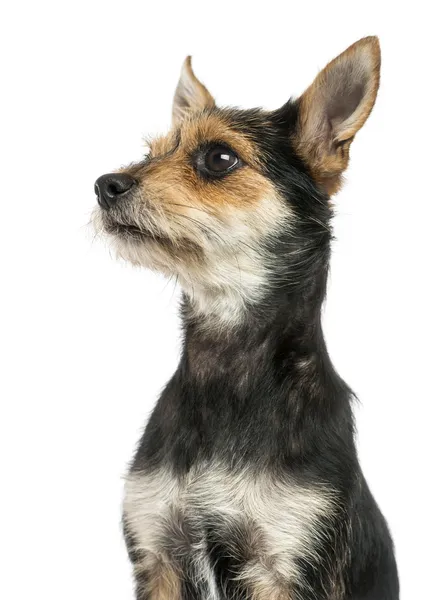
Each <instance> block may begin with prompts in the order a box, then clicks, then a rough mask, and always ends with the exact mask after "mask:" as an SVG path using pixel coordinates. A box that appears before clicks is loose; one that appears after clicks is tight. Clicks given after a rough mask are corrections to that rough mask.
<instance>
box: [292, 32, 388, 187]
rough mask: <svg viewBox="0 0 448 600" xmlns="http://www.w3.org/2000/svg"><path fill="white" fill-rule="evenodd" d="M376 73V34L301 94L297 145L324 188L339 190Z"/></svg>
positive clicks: (375, 83)
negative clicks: (350, 148)
mask: <svg viewBox="0 0 448 600" xmlns="http://www.w3.org/2000/svg"><path fill="white" fill-rule="evenodd" d="M379 72H380V48H379V43H378V39H377V38H376V37H369V38H364V39H362V40H359V42H356V43H355V44H353V45H352V46H350V48H348V49H347V50H346V51H345V52H343V53H342V54H341V55H340V56H338V57H337V58H335V59H334V60H333V61H332V62H331V63H329V64H328V65H327V66H326V67H325V69H323V70H322V71H321V72H320V73H319V75H318V76H317V77H316V79H315V80H314V82H313V83H312V84H311V86H310V87H309V88H308V89H307V90H306V92H305V93H304V94H303V95H302V97H301V98H300V99H299V102H298V104H299V110H300V115H299V123H300V127H299V130H298V131H297V134H296V135H297V148H298V151H299V154H300V155H301V157H302V158H303V159H304V160H305V162H306V163H307V164H308V166H309V167H310V170H311V173H312V174H313V176H314V177H315V179H316V180H317V181H318V183H320V184H321V185H322V187H323V188H324V189H325V190H326V191H327V192H328V193H333V192H335V191H337V189H339V186H340V184H341V180H342V177H341V176H342V172H343V171H344V170H345V168H346V167H347V164H348V160H349V154H348V150H349V146H350V143H351V142H352V141H353V138H354V136H355V135H356V133H357V132H358V131H359V129H360V128H361V127H362V126H363V124H364V123H365V121H366V120H367V117H368V116H369V114H370V112H371V110H372V108H373V105H374V103H375V99H376V95H377V91H378V86H379Z"/></svg>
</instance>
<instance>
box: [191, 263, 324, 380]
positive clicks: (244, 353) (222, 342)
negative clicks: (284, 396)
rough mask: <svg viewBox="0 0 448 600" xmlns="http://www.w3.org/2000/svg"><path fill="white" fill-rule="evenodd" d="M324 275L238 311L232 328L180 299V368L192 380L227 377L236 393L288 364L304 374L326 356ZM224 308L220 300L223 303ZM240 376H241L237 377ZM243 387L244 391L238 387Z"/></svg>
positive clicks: (214, 316)
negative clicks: (182, 358) (182, 363)
mask: <svg viewBox="0 0 448 600" xmlns="http://www.w3.org/2000/svg"><path fill="white" fill-rule="evenodd" d="M325 284H326V270H322V271H321V272H320V274H319V276H318V277H314V278H313V279H312V280H310V281H309V282H307V284H306V285H305V286H303V285H302V286H296V287H295V288H294V287H292V288H291V287H290V288H287V289H283V290H280V291H279V290H277V291H276V292H275V293H271V294H270V295H268V296H267V297H266V298H265V299H264V301H263V302H262V303H260V304H254V305H248V306H247V305H246V306H243V307H241V312H240V319H239V321H238V322H237V323H236V324H233V323H230V324H229V325H228V326H227V327H226V326H225V323H224V324H223V322H218V323H217V320H216V315H215V313H211V314H209V315H206V314H205V315H201V314H199V315H198V313H197V310H196V307H195V305H194V301H192V299H191V298H190V297H188V296H185V298H184V306H183V311H182V313H183V320H184V328H185V365H186V368H187V369H188V371H189V372H190V373H191V374H192V375H193V377H199V378H204V377H205V378H207V379H208V378H211V379H213V378H215V377H220V376H222V375H223V374H225V373H227V375H228V377H229V378H231V380H232V381H233V382H234V384H235V386H236V387H239V388H240V389H241V381H240V379H241V378H242V379H243V380H244V381H245V382H246V384H248V383H249V381H248V373H251V375H250V378H251V380H252V381H253V382H255V381H256V379H257V373H258V374H261V371H263V370H264V371H266V370H271V369H272V367H273V365H274V363H275V361H277V362H276V366H277V367H278V368H279V369H283V368H284V365H285V364H286V363H288V364H289V365H290V366H291V365H292V363H291V360H293V361H294V360H295V361H296V366H297V367H298V368H299V369H300V367H301V368H305V367H307V370H308V373H309V372H310V369H311V367H312V365H313V364H314V363H316V364H318V363H319V362H321V358H320V357H322V356H325V357H326V356H327V354H326V348H325V342H324V338H323V334H322V327H321V308H322V302H323V300H324V296H325ZM222 302H223V306H224V305H225V298H224V299H223V301H222ZM238 373H240V374H241V376H239V375H238ZM243 387H244V386H243Z"/></svg>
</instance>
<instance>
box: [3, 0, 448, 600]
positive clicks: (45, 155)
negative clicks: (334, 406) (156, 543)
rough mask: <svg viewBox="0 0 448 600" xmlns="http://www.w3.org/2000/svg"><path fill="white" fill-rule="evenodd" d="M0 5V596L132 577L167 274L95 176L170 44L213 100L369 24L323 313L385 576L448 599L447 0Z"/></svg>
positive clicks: (175, 69)
mask: <svg viewBox="0 0 448 600" xmlns="http://www.w3.org/2000/svg"><path fill="white" fill-rule="evenodd" d="M2 12H3V15H2V17H1V22H2V29H3V33H2V35H1V38H0V44H1V55H0V56H1V59H0V60H1V81H2V83H3V85H2V89H3V91H2V93H1V96H0V103H1V105H2V108H1V111H0V119H1V128H0V132H1V133H0V139H1V153H2V156H1V162H0V165H1V167H0V168H1V175H0V190H1V196H0V202H1V211H0V219H1V235H0V244H1V253H0V256H1V261H2V266H1V282H2V292H1V296H0V298H1V303H2V309H1V311H0V315H1V321H2V323H1V344H2V360H1V370H2V376H1V388H2V389H1V415H2V416H1V420H0V428H1V431H0V444H1V453H0V456H1V474H2V479H1V488H2V491H1V495H0V503H1V515H2V525H1V533H0V545H1V553H2V557H1V568H0V570H1V572H2V575H1V578H0V596H1V597H2V598H4V599H5V600H6V599H7V600H15V599H22V598H23V599H25V598H42V599H45V600H60V599H61V598H64V600H80V599H81V598H82V599H83V600H98V599H99V598H104V599H106V598H107V599H108V600H115V599H116V600H123V599H129V600H130V599H131V597H132V591H131V590H132V585H131V578H130V568H129V566H128V562H127V558H126V555H125V550H124V545H123V543H122V541H121V534H120V526H119V521H120V503H121V488H122V480H121V477H122V475H123V473H124V472H125V468H126V463H127V461H128V460H129V459H130V457H131V454H132V451H133V448H134V446H135V443H136V442H137V439H138V437H139V434H140V431H141V429H142V427H143V425H144V422H145V419H146V417H147V414H148V413H149V411H150V410H151V408H152V406H153V404H154V402H155V399H156V397H157V395H158V393H159V391H160V389H161V388H162V387H163V385H164V384H165V382H166V381H167V380H168V378H169V377H170V374H171V373H172V372H173V370H174V369H175V367H176V363H177V359H178V353H179V331H178V320H177V315H176V312H177V300H178V293H177V292H176V291H173V288H172V287H171V286H170V285H168V286H167V285H166V282H165V281H164V280H163V279H162V278H160V277H158V276H156V275H154V274H152V273H150V272H144V271H138V270H135V269H132V268H131V267H128V266H126V265H122V264H119V263H117V262H115V261H114V260H112V259H111V257H110V254H109V252H108V251H107V250H106V249H105V248H104V247H103V246H101V245H100V244H97V243H93V242H92V239H91V238H92V236H91V233H90V232H89V228H88V226H87V223H88V220H89V214H90V211H91V209H92V207H93V206H94V204H95V196H94V193H93V184H94V181H95V179H96V178H97V177H98V176H99V175H101V174H103V173H105V172H108V171H111V170H113V169H114V168H116V167H119V166H120V165H122V164H125V163H127V162H129V161H131V160H137V159H139V158H140V156H141V154H142V152H143V144H142V141H141V139H142V136H143V135H144V134H148V133H156V132H160V131H164V130H165V129H166V128H167V127H168V125H169V120H170V111H171V99H172V95H173V91H174V87H175V84H176V81H177V77H178V74H179V70H180V66H181V63H182V60H183V58H184V57H185V56H186V55H187V54H192V55H193V63H194V67H195V70H196V72H197V74H198V76H199V77H200V78H202V79H203V80H204V82H205V83H206V85H207V86H208V87H209V89H210V90H211V92H212V93H213V94H214V95H215V97H216V98H217V101H218V102H219V103H220V104H238V105H241V106H244V107H251V106H257V105H263V106H265V107H267V108H274V107H277V106H279V105H280V104H282V103H283V102H284V101H286V100H287V98H288V97H289V96H290V95H291V94H299V93H300V92H301V91H302V90H303V89H304V88H305V87H306V86H307V85H308V84H309V83H310V82H311V81H312V79H313V77H314V76H315V75H316V74H317V72H318V69H319V68H321V67H323V66H324V65H325V64H326V62H327V61H329V60H330V59H331V58H333V57H334V56H336V55H337V54H338V53H339V52H341V51H343V50H344V49H345V48H346V47H347V46H348V45H350V44H351V43H352V42H354V41H355V40H357V39H358V38H360V37H363V36H365V35H371V34H376V35H379V36H380V41H381V44H382V53H383V68H382V85H381V89H380V94H379V97H378V101H377V105H376V108H375V109H374V112H373V114H372V116H371V117H370V119H369V121H368V122H367V124H366V126H365V127H364V128H363V130H362V131H361V132H360V134H359V135H358V137H357V139H356V141H355V142H354V144H353V146H352V162H351V167H350V169H349V171H348V173H347V184H346V186H345V188H344V189H343V191H342V192H341V193H340V194H339V195H338V196H337V197H336V199H335V204H336V206H337V213H338V214H337V217H336V218H335V222H334V226H335V233H336V236H337V242H336V243H335V244H334V255H333V262H332V272H331V280H330V288H329V293H328V301H327V303H326V308H325V331H326V337H327V340H328V344H329V348H330V352H331V355H332V357H333V360H334V363H335V365H336V367H337V369H338V370H339V372H340V373H341V375H342V376H343V377H344V378H345V379H346V380H347V381H348V383H349V384H350V385H351V386H352V387H353V389H354V390H355V391H356V393H357V394H358V396H359V398H360V400H361V404H360V407H359V409H358V410H357V416H358V430H359V452H360V457H361V462H362V465H363V467H364V470H365V473H366V475H367V479H368V481H369V483H370V485H371V487H372V490H373V492H374V494H375V496H376V498H377V500H378V502H379V504H380V506H381V508H382V509H383V511H384V513H385V515H386V516H387V518H388V520H389V524H390V527H391V530H392V533H393V535H394V539H395V542H396V548H397V556H398V563H399V569H400V574H401V583H402V598H403V599H405V600H422V598H424V599H425V600H426V599H437V600H438V599H439V598H440V599H441V598H446V597H447V595H446V594H447V592H446V583H445V579H446V576H445V571H446V559H447V555H446V538H447V535H448V531H447V526H446V522H447V521H446V495H445V494H444V491H443V490H444V488H445V481H444V479H445V476H446V462H445V457H446V454H447V444H446V435H445V429H446V425H445V419H444V416H445V414H446V410H445V404H446V401H447V400H448V393H447V384H446V367H445V365H446V359H447V351H446V337H447V334H448V331H447V329H448V328H447V319H446V307H447V305H448V298H447V294H446V291H445V290H444V288H445V287H446V274H447V266H446V263H447V258H448V256H447V249H446V244H447V241H446V240H447V236H446V217H447V200H448V198H447V191H446V186H447V178H446V159H447V134H448V130H447V106H446V102H447V94H446V87H447V86H446V75H447V71H446V61H447V58H448V56H447V44H446V32H445V26H446V23H445V20H444V19H443V18H442V3H441V2H435V1H434V2H431V1H427V2H425V3H423V4H420V3H419V5H418V6H417V5H414V6H413V3H412V2H385V3H383V4H382V3H379V2H377V3H374V4H372V5H370V6H369V7H368V10H367V5H366V4H365V3H364V2H359V1H356V2H342V3H335V2H331V3H326V2H319V1H316V2H314V3H309V4H304V3H299V2H282V1H280V0H277V1H276V2H272V3H270V2H265V3H261V2H238V3H231V2H228V3H226V2H220V3H219V2H216V3H213V2H199V1H190V2H184V3H182V2H179V3H178V4H177V3H174V2H168V1H165V2H150V1H148V0H147V1H146V2H134V1H127V2H124V1H122V2H113V1H112V0H108V1H89V2H86V1H81V0H79V1H78V2H73V3H66V2H50V1H48V0H47V1H45V0H42V1H39V2H22V3H15V4H13V3H10V4H9V6H8V7H5V8H4V9H3V10H2ZM445 489H446V488H445Z"/></svg>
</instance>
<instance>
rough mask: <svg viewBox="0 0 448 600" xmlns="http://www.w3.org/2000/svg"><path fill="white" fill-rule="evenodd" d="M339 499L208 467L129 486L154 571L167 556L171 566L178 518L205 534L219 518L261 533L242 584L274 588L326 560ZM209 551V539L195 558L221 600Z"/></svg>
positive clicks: (130, 513) (137, 531)
mask: <svg viewBox="0 0 448 600" xmlns="http://www.w3.org/2000/svg"><path fill="white" fill-rule="evenodd" d="M336 501H337V498H336V496H335V494H334V492H332V490H330V489H329V488H328V487H326V486H324V485H319V486H312V487H310V486H303V487H302V486H299V485H297V483H294V482H292V481H291V480H289V479H288V478H286V477H284V478H282V479H275V478H274V477H273V475H272V474H267V473H254V472H251V471H249V470H247V469H246V470H245V469H240V470H230V469H229V468H228V467H227V466H223V465H221V464H216V463H211V464H210V463H208V464H203V465H201V466H198V467H196V468H195V469H194V470H192V471H190V473H189V474H188V475H186V476H184V477H182V478H179V477H175V476H174V475H173V474H172V473H171V472H170V471H168V470H157V471H154V472H152V473H150V474H131V475H130V476H129V477H128V479H127V482H126V489H125V500H124V518H125V522H126V525H127V527H128V528H129V531H130V532H131V534H132V536H133V538H134V540H135V544H136V549H138V550H139V551H140V554H141V555H145V556H146V557H147V560H148V567H149V564H150V563H151V562H152V561H154V560H160V557H163V559H164V560H170V557H169V554H167V551H166V548H165V547H164V539H166V535H167V531H169V528H170V521H171V519H173V518H174V515H179V514H181V515H184V516H185V517H187V518H188V522H189V523H190V524H193V525H194V527H195V529H196V531H199V532H201V531H202V530H203V528H204V525H205V524H207V525H208V526H210V524H211V525H212V526H213V523H214V519H217V520H219V523H220V524H221V527H222V523H224V524H226V523H227V524H228V525H229V528H231V526H232V524H238V523H245V524H246V526H247V527H249V528H251V529H252V531H253V532H254V535H253V536H252V535H251V536H249V538H248V539H246V540H245V541H246V543H249V544H250V543H253V544H254V546H255V547H254V548H251V549H250V553H249V554H250V556H252V557H253V559H252V560H250V561H248V563H247V565H246V567H245V568H244V569H243V570H242V572H241V573H240V575H239V578H240V579H242V580H246V581H247V582H248V584H250V585H252V586H253V587H255V588H256V587H257V586H262V587H263V586H264V587H263V589H267V588H268V587H269V584H268V583H267V581H266V578H269V577H271V578H272V577H274V576H275V579H276V580H277V581H278V580H279V579H280V580H282V581H285V582H288V581H292V580H293V579H296V578H297V562H296V560H297V558H304V559H308V560H309V559H311V560H319V556H318V553H317V549H318V546H319V539H320V536H321V524H322V520H323V519H325V520H327V519H331V518H332V516H333V515H335V514H336V506H337V502H336ZM223 531H225V529H224V530H223ZM251 540H252V541H251ZM230 541H231V540H230ZM205 547H206V545H205V539H204V540H203V543H199V544H195V545H194V547H192V548H191V555H192V556H191V558H192V561H193V562H194V564H195V565H196V567H197V569H198V570H199V572H198V578H200V579H204V580H207V581H208V583H209V587H210V590H211V591H210V598H213V597H214V593H213V588H214V586H215V584H214V581H213V576H212V571H211V568H210V565H209V563H208V559H207V556H206V552H205ZM229 547H230V548H231V547H232V544H229ZM272 589H273V588H272ZM258 597H260V598H261V597H264V596H262V595H259V596H258ZM285 597H286V596H285Z"/></svg>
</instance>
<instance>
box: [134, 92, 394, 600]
mask: <svg viewBox="0 0 448 600" xmlns="http://www.w3.org/2000/svg"><path fill="white" fill-rule="evenodd" d="M214 110H216V111H218V112H219V113H220V114H221V115H222V116H223V117H224V118H225V119H226V121H227V122H228V123H229V124H230V126H231V127H232V128H234V129H235V130H238V131H240V132H242V133H243V134H244V135H246V136H248V137H249V138H250V139H251V140H252V141H253V142H254V143H255V144H256V145H257V147H258V149H259V156H260V158H261V160H262V164H263V167H262V168H263V171H264V174H265V176H266V177H268V178H269V179H270V180H271V181H272V183H273V184H274V185H275V187H276V189H277V190H278V191H279V192H280V193H281V194H282V195H283V196H284V197H285V198H286V199H287V201H288V203H289V204H290V206H291V207H292V209H293V211H294V214H295V215H296V217H297V218H296V221H295V222H294V223H292V229H291V230H290V231H287V232H286V231H285V232H284V233H283V234H282V235H281V236H280V237H277V238H276V239H275V240H270V241H269V242H268V246H269V247H268V250H269V251H270V252H271V254H272V255H273V256H275V260H276V269H275V273H274V274H273V275H272V278H271V282H270V292H269V294H268V296H267V297H265V298H264V300H263V302H262V303H260V304H257V305H254V306H251V307H249V310H248V312H247V315H246V320H245V322H244V323H243V324H241V325H240V326H238V327H236V328H235V329H233V330H230V331H221V332H216V331H210V332H208V331H207V329H206V328H203V327H201V326H200V324H199V323H198V322H197V320H196V318H195V317H194V316H193V313H192V311H191V309H190V305H189V300H188V299H187V298H186V297H185V298H184V299H183V308H182V313H183V320H184V335H185V340H184V347H183V354H182V357H181V360H180V364H179V366H178V369H177V371H176V373H175V374H174V376H173V377H172V379H171V381H170V382H169V383H168V385H167V387H166V389H165V390H164V392H163V393H162V395H161V397H160V399H159V401H158V403H157V406H156V407H155V409H154V411H153V413H152V415H151V417H150V419H149V422H148V424H147V427H146V430H145V433H144V435H143V437H142V439H141V442H140V445H139V448H138V451H137V453H136V456H135V460H134V463H133V467H132V469H134V470H138V471H140V472H145V471H149V470H152V469H154V468H155V467H160V466H163V465H167V464H169V465H170V466H171V467H173V468H174V469H175V471H176V472H177V473H178V474H183V473H186V472H187V471H188V470H189V469H190V468H191V466H192V465H193V464H195V463H196V462H197V461H200V460H203V459H209V458H212V457H218V458H219V459H220V460H221V461H225V462H227V463H228V464H229V465H232V464H233V463H234V462H235V461H236V460H238V461H239V462H241V461H244V462H245V463H246V464H248V465H251V466H252V467H253V468H254V469H255V470H260V469H269V470H272V471H274V472H276V473H287V475H288V477H290V478H293V479H294V481H295V482H296V484H297V486H301V485H304V484H308V483H313V484H316V485H319V484H320V483H322V482H325V483H328V484H329V485H330V487H332V488H334V489H335V490H337V491H338V493H339V498H340V509H339V513H338V517H337V521H336V522H335V521H334V520H332V521H329V522H328V523H325V522H323V523H322V528H323V529H324V530H325V531H324V533H325V535H324V536H323V540H324V541H322V542H321V544H320V547H319V550H320V552H321V554H322V556H323V557H324V558H323V559H322V561H323V562H322V563H321V564H320V565H319V567H317V566H316V565H313V564H309V563H306V564H305V563H303V564H301V563H300V561H299V559H298V560H297V568H298V572H300V573H301V578H302V584H301V587H300V592H299V588H297V590H296V592H295V593H296V596H295V597H296V598H297V599H299V598H300V599H301V600H302V599H304V598H305V597H306V598H310V599H311V598H312V599H317V600H319V599H321V600H323V599H324V598H325V599H327V600H328V599H329V598H338V599H339V598H343V599H344V600H397V599H398V578H397V570H396V565H395V559H394V553H393V546H392V541H391V538H390V535H389V531H388V528H387V525H386V522H385V520H384V518H383V516H382V515H381V512H380V511H379V509H378V507H377V505H376V503H375V501H374V499H373V497H372V495H371V493H370V491H369V489H368V486H367V484H366V481H365V479H364V477H363V475H362V472H361V469H360V466H359V463H358V458H357V453H356V448H355V443H354V422H353V414H352V408H351V401H352V397H353V394H352V392H351V390H350V388H349V387H348V386H347V384H346V383H345V382H344V381H343V380H342V379H341V378H340V377H339V375H338V374H337V373H336V371H335V369H334V368H333V365H332V363H331V361H330V358H329V356H328V352H327V349H326V344H325V340H324V336H323V332H322V326H321V307H322V302H323V300H324V296H325V289H326V281H327V273H328V265H329V256H330V243H331V237H332V236H331V225H330V220H331V209H330V206H329V201H328V197H327V196H326V195H325V194H324V193H322V192H321V191H319V189H318V188H317V186H316V185H315V183H314V182H313V179H312V177H311V176H310V174H309V173H308V171H307V168H306V166H305V164H304V163H303V162H302V161H301V160H300V158H299V157H298V155H297V153H296V151H295V148H294V145H293V142H292V134H293V132H295V131H297V126H298V125H297V114H298V113H297V105H296V104H295V103H293V102H289V103H287V104H286V105H285V106H284V107H283V108H282V109H280V110H278V111H275V112H273V113H265V112H262V111H259V110H254V111H244V112H243V111H238V110H230V109H222V110H219V109H214ZM246 527H247V524H245V523H244V522H242V523H241V524H239V525H238V527H237V529H238V530H234V531H232V530H230V529H229V528H227V529H226V527H225V525H224V524H223V525H222V526H221V525H220V524H219V523H214V524H213V526H211V527H209V529H208V533H207V552H208V553H209V556H210V559H211V563H212V564H213V566H214V571H215V575H216V580H217V582H218V586H219V587H220V590H221V593H222V594H223V596H222V598H223V599H224V598H236V599H241V600H242V599H246V598H248V596H247V590H245V589H244V587H242V586H241V585H240V584H237V583H236V581H235V580H234V578H235V576H236V575H237V574H238V571H239V569H240V568H241V565H242V564H244V561H245V560H247V556H248V554H247V553H248V552H250V549H249V548H248V546H247V544H246V541H247V539H248V538H249V537H250V533H248V532H247V531H246V529H245V528H246ZM173 539H175V536H174V533H173V538H172V539H171V543H173ZM167 543H168V541H167ZM229 543H231V544H232V553H231V552H229V547H228V546H229ZM235 548H238V552H237V553H236V555H235ZM131 558H132V556H131ZM303 581H305V582H306V583H305V585H304V584H303ZM183 585H184V590H183V597H184V598H185V600H186V599H189V600H191V599H193V598H197V599H200V598H202V596H201V593H200V590H199V589H196V588H195V586H194V584H193V582H192V581H189V579H188V568H186V569H185V581H184V584H183ZM304 589H308V590H309V592H308V594H309V595H306V596H304V595H303V594H304ZM333 590H334V591H333ZM224 594H226V595H224ZM299 594H300V595H299ZM337 594H339V595H337ZM273 600H275V599H274V598H273Z"/></svg>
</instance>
